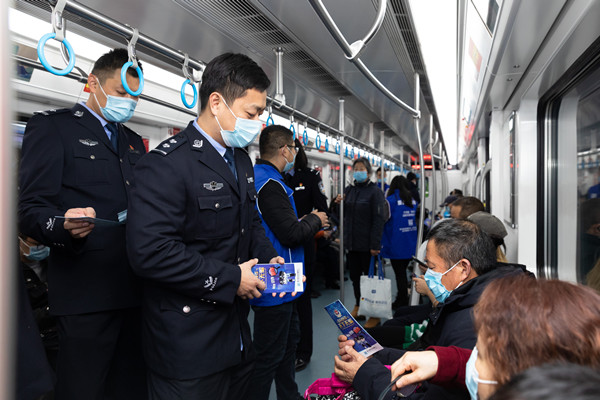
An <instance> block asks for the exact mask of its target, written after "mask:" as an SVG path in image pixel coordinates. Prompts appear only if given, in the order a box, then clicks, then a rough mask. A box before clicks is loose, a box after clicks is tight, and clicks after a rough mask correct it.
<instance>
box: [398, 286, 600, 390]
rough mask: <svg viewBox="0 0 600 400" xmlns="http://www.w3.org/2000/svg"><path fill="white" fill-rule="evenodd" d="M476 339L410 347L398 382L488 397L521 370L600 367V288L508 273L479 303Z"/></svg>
mask: <svg viewBox="0 0 600 400" xmlns="http://www.w3.org/2000/svg"><path fill="white" fill-rule="evenodd" d="M474 322H475V330H476V331H477V345H476V346H475V348H474V350H473V351H471V350H468V349H463V348H459V347H435V346H434V347H431V348H430V349H428V350H433V351H422V352H407V353H406V354H404V355H403V356H402V358H400V359H399V360H398V361H396V362H395V363H394V364H393V365H392V378H395V377H397V376H400V375H402V374H405V373H406V372H407V371H412V372H411V373H408V374H406V375H405V376H403V377H402V378H400V380H399V386H404V385H407V384H411V383H415V382H422V381H425V380H430V381H431V383H435V384H437V385H443V386H449V387H456V386H463V387H465V386H466V387H467V388H468V390H469V393H470V395H471V399H477V398H480V399H483V400H485V399H488V398H489V397H490V396H491V395H492V394H493V393H494V392H495V391H496V389H497V388H498V387H499V385H503V384H505V383H506V382H508V381H509V380H510V378H511V377H512V376H514V375H516V374H517V373H519V372H521V371H524V370H526V369H527V368H530V367H532V366H536V365H542V364H545V363H549V362H570V363H575V364H579V365H585V366H589V367H592V368H595V369H598V368H600V294H598V293H596V292H595V291H594V290H592V289H590V288H588V287H585V286H583V285H574V284H572V283H568V282H563V281H559V280H544V279H540V280H535V279H533V278H523V277H518V276H514V277H506V278H502V279H498V280H496V281H494V282H492V283H490V285H489V286H488V287H487V288H486V289H485V290H484V292H483V293H482V295H481V299H480V300H479V302H478V303H477V305H476V306H475V308H474Z"/></svg>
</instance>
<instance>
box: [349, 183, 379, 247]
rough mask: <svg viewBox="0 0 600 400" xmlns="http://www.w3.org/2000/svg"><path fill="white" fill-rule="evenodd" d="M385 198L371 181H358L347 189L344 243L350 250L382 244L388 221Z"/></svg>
mask: <svg viewBox="0 0 600 400" xmlns="http://www.w3.org/2000/svg"><path fill="white" fill-rule="evenodd" d="M386 210H387V207H386V206H385V198H384V197H383V193H382V192H381V189H380V188H379V187H378V186H377V185H375V184H374V183H373V182H371V181H367V182H364V183H355V184H354V185H353V186H347V187H346V189H345V190H344V243H345V247H346V249H347V250H350V251H369V250H379V249H380V248H381V236H382V234H383V225H384V224H385V213H386Z"/></svg>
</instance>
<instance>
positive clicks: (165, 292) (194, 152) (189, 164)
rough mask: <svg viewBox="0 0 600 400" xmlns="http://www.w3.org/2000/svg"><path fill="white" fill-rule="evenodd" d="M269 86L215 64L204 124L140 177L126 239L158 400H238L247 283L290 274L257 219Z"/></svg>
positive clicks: (257, 74)
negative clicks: (267, 270) (255, 160)
mask: <svg viewBox="0 0 600 400" xmlns="http://www.w3.org/2000/svg"><path fill="white" fill-rule="evenodd" d="M269 85H270V81H269V79H268V78H267V76H266V75H265V73H264V71H263V70H262V69H261V68H260V67H259V66H258V65H257V64H256V63H255V62H254V61H252V60H251V59H250V58H248V57H247V56H245V55H242V54H231V53H227V54H223V55H221V56H218V57H216V58H215V59H213V60H212V61H211V62H209V63H208V65H207V66H206V69H205V70H204V74H203V77H202V85H201V87H200V102H201V112H200V116H199V117H198V118H197V119H196V120H194V121H192V122H190V123H189V125H188V127H187V128H186V129H184V130H183V131H181V132H180V133H179V134H177V135H175V136H173V137H171V138H169V139H167V140H165V141H164V142H163V143H161V144H159V145H158V147H156V148H155V149H154V150H152V151H151V152H150V153H148V155H147V156H146V157H144V158H143V159H142V160H141V161H140V162H139V163H138V165H137V167H136V175H137V176H138V184H139V185H138V186H137V187H136V189H135V190H134V191H133V194H132V198H131V202H130V207H129V222H128V224H127V236H128V239H129V240H130V248H129V257H130V260H131V264H132V268H133V269H134V271H135V272H136V273H137V274H138V275H140V276H141V277H143V278H144V279H145V281H144V282H145V283H144V285H145V286H144V300H143V311H144V326H143V340H144V355H145V357H146V360H147V363H148V368H149V369H150V371H149V376H148V377H149V379H148V381H149V382H148V387H149V395H150V396H149V398H150V399H161V400H163V399H169V400H171V399H194V400H198V399H210V400H214V399H223V400H224V399H242V398H245V392H246V387H247V384H248V380H249V378H250V374H251V372H252V368H253V366H254V356H253V351H252V340H251V336H250V326H249V325H248V321H247V318H248V312H249V309H250V306H249V304H248V301H247V299H252V298H256V297H260V295H261V293H260V290H262V289H264V287H265V285H264V283H262V282H261V281H260V280H259V279H258V278H256V277H255V276H254V274H253V273H252V271H251V268H252V266H253V265H255V264H256V263H257V262H258V261H260V262H261V263H276V262H280V263H283V259H282V258H281V257H278V256H277V252H276V251H275V249H274V248H273V246H272V244H271V242H269V240H268V239H267V237H266V236H265V231H264V229H263V227H262V225H261V223H260V219H259V217H258V214H257V212H256V209H255V200H256V189H255V187H254V171H253V169H252V163H251V161H250V158H249V157H248V154H247V153H246V151H245V150H243V147H246V146H248V145H249V144H250V143H252V141H253V140H254V139H255V138H256V136H257V135H258V134H259V132H260V129H261V126H262V123H261V122H260V121H259V119H258V117H259V115H260V114H261V113H262V112H263V110H264V109H265V106H266V96H267V94H266V90H267V88H268V87H269Z"/></svg>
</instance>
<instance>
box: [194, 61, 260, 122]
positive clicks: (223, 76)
mask: <svg viewBox="0 0 600 400" xmlns="http://www.w3.org/2000/svg"><path fill="white" fill-rule="evenodd" d="M270 85H271V81H270V80H269V78H268V77H267V75H266V74H265V71H263V69H262V68H261V67H260V66H259V65H258V64H257V63H255V62H254V61H253V60H252V59H251V58H250V57H248V56H246V55H244V54H236V53H225V54H221V55H220V56H217V57H215V58H213V59H212V60H211V61H210V62H209V63H208V64H207V65H206V68H205V69H204V72H203V73H202V84H201V85H200V110H201V111H202V110H204V109H205V108H206V105H207V104H208V98H209V96H210V94H211V93H213V92H219V93H220V94H222V95H223V97H224V98H225V101H226V102H227V104H228V105H229V106H231V105H232V104H233V102H234V101H235V99H238V98H240V97H242V96H244V94H245V93H246V90H248V89H256V90H258V91H259V92H264V91H266V90H267V89H268V88H269V86H270Z"/></svg>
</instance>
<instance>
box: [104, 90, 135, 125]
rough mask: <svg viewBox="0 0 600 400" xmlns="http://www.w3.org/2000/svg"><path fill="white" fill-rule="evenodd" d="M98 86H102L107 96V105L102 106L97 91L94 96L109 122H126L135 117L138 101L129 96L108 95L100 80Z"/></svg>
mask: <svg viewBox="0 0 600 400" xmlns="http://www.w3.org/2000/svg"><path fill="white" fill-rule="evenodd" d="M98 86H100V90H102V93H104V96H106V106H104V107H100V103H99V102H98V97H96V93H94V98H96V103H98V107H100V112H101V113H102V115H103V116H104V118H105V119H106V120H107V121H109V122H119V123H125V122H127V121H129V120H130V119H131V117H133V112H134V111H135V107H136V106H137V101H135V100H133V99H129V98H127V97H119V96H111V95H107V94H106V92H105V91H104V89H103V88H102V85H101V84H100V82H98Z"/></svg>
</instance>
